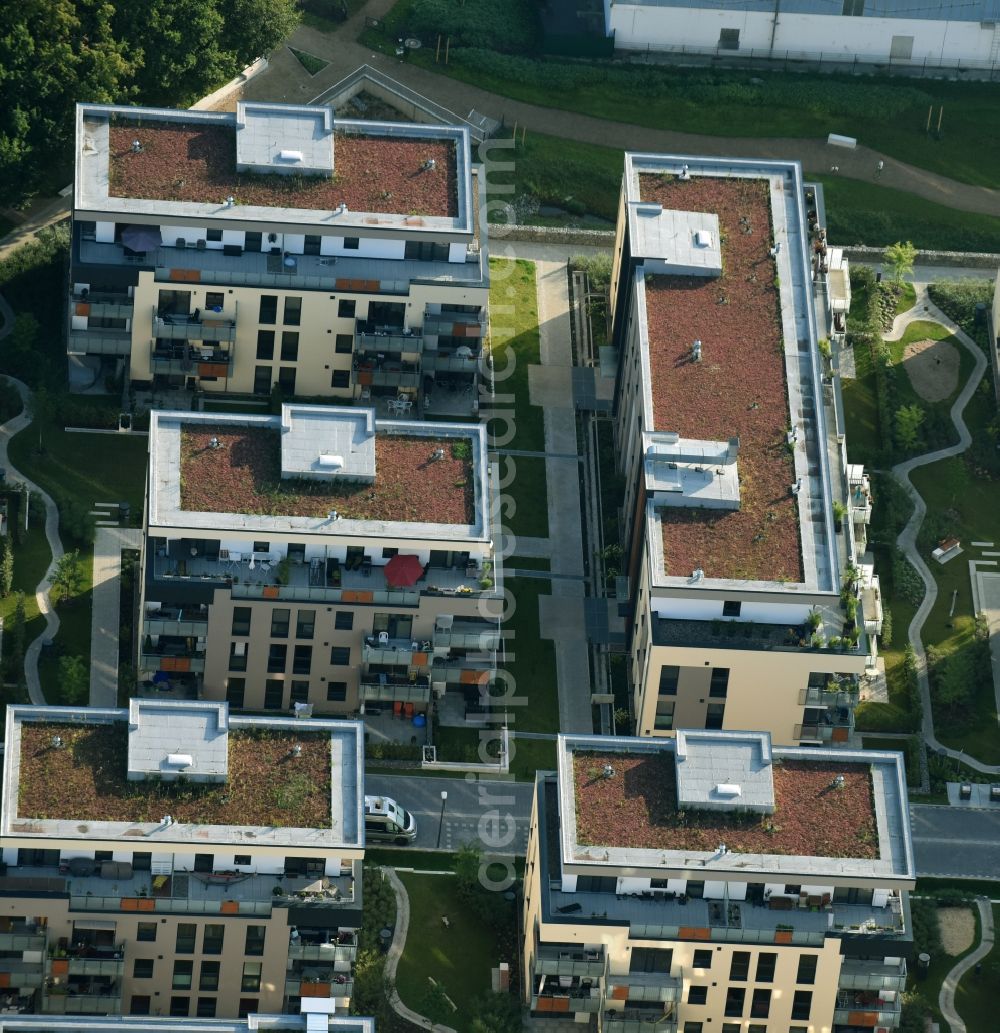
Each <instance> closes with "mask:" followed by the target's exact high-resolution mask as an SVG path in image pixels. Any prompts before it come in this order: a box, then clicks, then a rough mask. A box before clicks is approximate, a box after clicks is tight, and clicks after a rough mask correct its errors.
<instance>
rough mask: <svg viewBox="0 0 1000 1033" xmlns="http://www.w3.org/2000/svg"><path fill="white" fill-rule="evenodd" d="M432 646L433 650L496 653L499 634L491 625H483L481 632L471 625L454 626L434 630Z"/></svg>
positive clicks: (498, 644) (498, 645)
mask: <svg viewBox="0 0 1000 1033" xmlns="http://www.w3.org/2000/svg"><path fill="white" fill-rule="evenodd" d="M432 645H433V646H434V648H435V649H476V650H481V651H484V652H496V651H497V650H498V649H499V648H500V632H499V630H498V629H497V627H496V626H495V625H492V624H484V625H483V626H482V630H481V631H479V630H477V629H475V628H474V627H473V626H471V625H458V624H455V625H453V626H452V627H451V628H435V629H434V636H433V639H432Z"/></svg>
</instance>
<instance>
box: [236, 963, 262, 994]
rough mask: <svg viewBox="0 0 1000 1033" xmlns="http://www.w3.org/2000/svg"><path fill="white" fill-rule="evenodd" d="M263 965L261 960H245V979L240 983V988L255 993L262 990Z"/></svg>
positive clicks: (245, 991)
mask: <svg viewBox="0 0 1000 1033" xmlns="http://www.w3.org/2000/svg"><path fill="white" fill-rule="evenodd" d="M261 967H262V966H261V963H260V962H259V961H244V962H243V980H242V981H241V983H240V989H241V990H242V991H243V992H244V993H251V994H255V993H257V992H258V991H259V990H260V971H261Z"/></svg>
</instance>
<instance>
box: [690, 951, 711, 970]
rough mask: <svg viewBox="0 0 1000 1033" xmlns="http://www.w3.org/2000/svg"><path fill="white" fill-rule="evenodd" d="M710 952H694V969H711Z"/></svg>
mask: <svg viewBox="0 0 1000 1033" xmlns="http://www.w3.org/2000/svg"><path fill="white" fill-rule="evenodd" d="M712 953H713V952H712V951H710V950H696V951H695V952H694V966H693V967H694V968H711V967H712Z"/></svg>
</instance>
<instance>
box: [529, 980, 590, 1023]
mask: <svg viewBox="0 0 1000 1033" xmlns="http://www.w3.org/2000/svg"><path fill="white" fill-rule="evenodd" d="M601 1007H602V1002H601V991H600V988H599V987H597V986H593V985H592V984H591V981H590V980H589V979H588V980H582V981H579V982H578V981H577V980H575V979H569V978H567V977H566V976H562V977H559V976H543V977H542V982H541V985H536V986H534V987H533V988H532V992H531V1010H532V1011H537V1012H541V1013H542V1014H546V1015H548V1014H565V1015H573V1014H581V1013H582V1014H587V1013H590V1014H596V1013H597V1012H599V1011H600V1010H601Z"/></svg>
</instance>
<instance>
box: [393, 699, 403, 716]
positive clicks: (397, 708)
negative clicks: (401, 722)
mask: <svg viewBox="0 0 1000 1033" xmlns="http://www.w3.org/2000/svg"><path fill="white" fill-rule="evenodd" d="M392 716H393V717H402V716H403V704H402V703H401V702H400V701H399V700H398V699H397V700H395V702H393V704H392Z"/></svg>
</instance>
